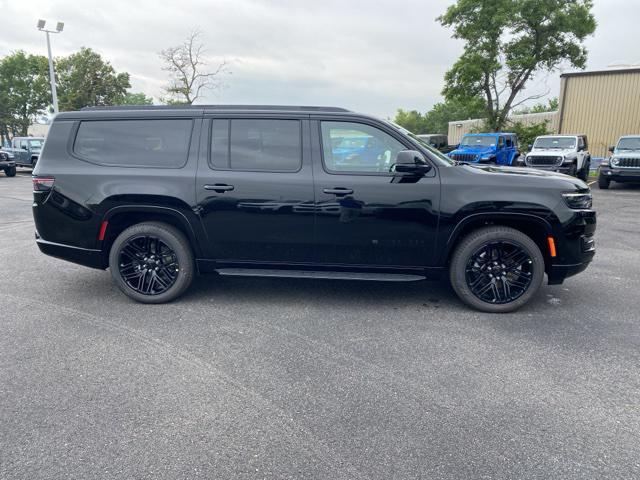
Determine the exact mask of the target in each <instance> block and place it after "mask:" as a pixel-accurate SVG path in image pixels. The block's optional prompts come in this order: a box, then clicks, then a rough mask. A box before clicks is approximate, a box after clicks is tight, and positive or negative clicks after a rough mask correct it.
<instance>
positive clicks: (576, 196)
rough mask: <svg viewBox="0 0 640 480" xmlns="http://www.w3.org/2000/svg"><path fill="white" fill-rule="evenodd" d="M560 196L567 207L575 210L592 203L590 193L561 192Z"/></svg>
mask: <svg viewBox="0 0 640 480" xmlns="http://www.w3.org/2000/svg"><path fill="white" fill-rule="evenodd" d="M562 198H564V203H566V204H567V206H568V207H569V208H573V209H575V210H585V209H588V208H591V207H592V205H593V197H592V196H591V194H590V193H563V194H562Z"/></svg>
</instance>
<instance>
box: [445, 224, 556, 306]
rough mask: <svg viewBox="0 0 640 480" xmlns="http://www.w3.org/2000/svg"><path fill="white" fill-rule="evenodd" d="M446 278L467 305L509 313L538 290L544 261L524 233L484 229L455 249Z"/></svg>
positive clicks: (473, 234)
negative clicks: (447, 277)
mask: <svg viewBox="0 0 640 480" xmlns="http://www.w3.org/2000/svg"><path fill="white" fill-rule="evenodd" d="M449 278H450V280H451V285H452V286H453V289H454V290H455V292H456V293H457V294H458V296H459V297H460V299H461V300H462V301H463V302H465V303H466V304H468V305H470V306H472V307H474V308H476V309H478V310H482V311H484V312H490V313H505V312H511V311H513V310H516V309H518V308H520V307H521V306H523V305H524V304H525V303H527V302H528V301H529V300H530V299H531V298H532V297H533V296H534V295H535V294H536V293H537V292H538V290H539V289H540V286H541V285H542V281H543V279H544V258H543V257H542V253H541V252H540V249H539V248H538V246H537V245H536V243H535V242H534V241H533V240H532V239H531V238H530V237H528V236H527V235H525V234H524V233H522V232H520V231H518V230H515V229H513V228H509V227H503V226H491V227H484V228H481V229H478V230H475V231H473V232H471V233H470V234H469V235H467V236H466V237H465V238H464V239H463V240H462V241H461V242H460V244H459V245H458V246H457V248H456V250H455V252H454V254H453V257H452V259H451V264H450V267H449Z"/></svg>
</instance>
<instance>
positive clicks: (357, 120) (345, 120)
mask: <svg viewBox="0 0 640 480" xmlns="http://www.w3.org/2000/svg"><path fill="white" fill-rule="evenodd" d="M314 120H317V122H318V139H319V140H320V160H321V162H320V163H321V164H322V170H323V171H324V172H325V173H326V174H328V175H358V176H364V177H397V176H398V174H397V173H394V172H339V171H337V170H331V169H329V167H327V164H326V162H325V157H324V141H323V136H322V122H336V123H338V122H339V123H356V124H362V125H367V126H369V127H373V128H377V129H378V130H381V131H382V132H384V133H386V134H387V135H389V136H390V137H391V138H393V139H394V140H395V141H397V142H398V143H399V144H400V145H403V146H404V147H405V150H416V148H415V147H414V146H413V145H407V143H406V142H404V141H402V140H401V139H399V138H398V137H397V136H396V135H393V134H392V133H391V132H389V131H388V130H387V129H385V128H382V127H381V126H380V125H378V124H376V123H375V122H368V121H366V119H361V118H349V117H346V118H340V119H336V118H326V117H325V118H315V119H314ZM418 151H419V150H418ZM421 153H422V152H421ZM425 158H426V156H425ZM432 169H433V165H432Z"/></svg>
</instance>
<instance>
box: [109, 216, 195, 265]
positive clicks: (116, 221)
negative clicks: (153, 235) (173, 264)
mask: <svg viewBox="0 0 640 480" xmlns="http://www.w3.org/2000/svg"><path fill="white" fill-rule="evenodd" d="M105 222H107V223H106V229H105V231H104V238H103V239H102V240H101V241H100V249H101V250H102V253H103V257H104V259H105V261H106V262H107V263H108V257H109V252H110V250H111V246H112V245H113V242H114V241H115V239H116V238H117V237H118V235H120V233H122V232H123V231H124V230H125V229H126V228H128V227H130V226H132V225H135V224H138V223H143V222H163V223H167V224H169V225H172V226H173V227H175V228H177V229H178V230H180V232H182V233H183V234H184V235H185V236H186V237H187V240H188V241H189V243H190V245H191V247H192V248H193V254H194V256H195V257H196V258H201V257H202V256H203V246H202V245H201V242H200V241H199V239H200V238H202V237H201V236H200V235H199V233H200V232H199V227H200V225H199V223H198V222H197V218H196V217H195V214H194V213H188V212H185V211H183V209H180V208H175V207H172V206H159V205H141V204H130V205H118V206H115V207H112V208H110V209H109V210H108V211H106V212H105V214H104V215H103V217H102V221H101V226H102V225H104V223H105Z"/></svg>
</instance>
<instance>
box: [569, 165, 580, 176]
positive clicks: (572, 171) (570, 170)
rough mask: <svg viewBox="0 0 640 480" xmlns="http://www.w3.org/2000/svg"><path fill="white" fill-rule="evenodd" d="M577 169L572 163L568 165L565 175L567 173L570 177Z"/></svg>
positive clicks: (574, 174)
mask: <svg viewBox="0 0 640 480" xmlns="http://www.w3.org/2000/svg"><path fill="white" fill-rule="evenodd" d="M577 171H578V166H577V165H576V164H575V163H572V164H571V166H570V167H569V171H568V172H567V175H569V176H570V177H575V176H576V173H577Z"/></svg>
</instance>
